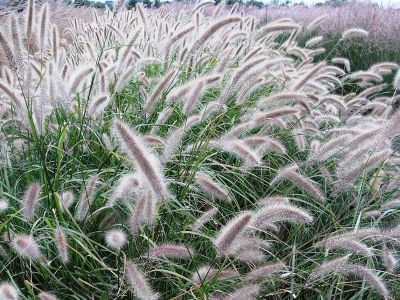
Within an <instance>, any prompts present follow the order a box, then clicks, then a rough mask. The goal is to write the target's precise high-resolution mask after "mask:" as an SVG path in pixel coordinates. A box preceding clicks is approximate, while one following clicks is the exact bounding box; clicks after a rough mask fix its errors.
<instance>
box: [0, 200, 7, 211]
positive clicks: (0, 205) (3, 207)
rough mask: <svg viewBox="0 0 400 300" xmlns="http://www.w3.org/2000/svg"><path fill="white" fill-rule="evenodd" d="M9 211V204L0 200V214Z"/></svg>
mask: <svg viewBox="0 0 400 300" xmlns="http://www.w3.org/2000/svg"><path fill="white" fill-rule="evenodd" d="M7 209H8V203H7V201H6V200H4V199H0V213H2V212H3V211H5V210H7Z"/></svg>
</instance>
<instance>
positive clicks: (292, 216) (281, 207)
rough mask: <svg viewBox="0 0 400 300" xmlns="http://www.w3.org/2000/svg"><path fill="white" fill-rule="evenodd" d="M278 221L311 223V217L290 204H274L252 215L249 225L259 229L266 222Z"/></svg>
mask: <svg viewBox="0 0 400 300" xmlns="http://www.w3.org/2000/svg"><path fill="white" fill-rule="evenodd" d="M279 221H290V222H295V223H311V222H312V221H313V217H312V216H311V215H310V214H309V213H308V212H307V211H305V210H303V209H301V208H299V207H296V206H293V205H291V204H275V205H268V206H265V207H263V208H261V209H260V210H259V211H258V212H257V213H256V214H255V215H254V217H253V219H252V221H251V222H250V226H251V227H255V228H260V229H261V228H263V227H265V226H266V225H267V224H268V223H273V222H279Z"/></svg>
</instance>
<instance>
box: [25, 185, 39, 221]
mask: <svg viewBox="0 0 400 300" xmlns="http://www.w3.org/2000/svg"><path fill="white" fill-rule="evenodd" d="M39 196H40V184H39V183H32V184H30V185H29V187H28V189H27V190H26V192H25V195H24V197H23V199H22V207H23V208H24V211H23V213H22V216H23V217H24V219H25V220H26V221H32V220H33V218H34V216H35V206H36V202H37V201H38V200H39Z"/></svg>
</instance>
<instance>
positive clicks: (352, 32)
mask: <svg viewBox="0 0 400 300" xmlns="http://www.w3.org/2000/svg"><path fill="white" fill-rule="evenodd" d="M368 35H369V33H368V31H366V30H364V29H361V28H350V29H347V30H346V31H345V32H343V34H342V38H341V39H340V40H341V41H344V40H347V39H350V38H355V37H367V36H368Z"/></svg>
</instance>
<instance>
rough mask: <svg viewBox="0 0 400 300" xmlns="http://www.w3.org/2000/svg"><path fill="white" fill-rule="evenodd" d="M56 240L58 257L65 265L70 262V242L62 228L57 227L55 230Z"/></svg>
mask: <svg viewBox="0 0 400 300" xmlns="http://www.w3.org/2000/svg"><path fill="white" fill-rule="evenodd" d="M54 239H55V242H56V246H57V250H58V256H59V257H60V259H61V261H62V262H63V263H65V264H66V263H67V262H68V261H69V257H68V242H67V238H66V237H65V233H64V231H63V229H62V228H61V226H57V227H56V228H55V230H54Z"/></svg>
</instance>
